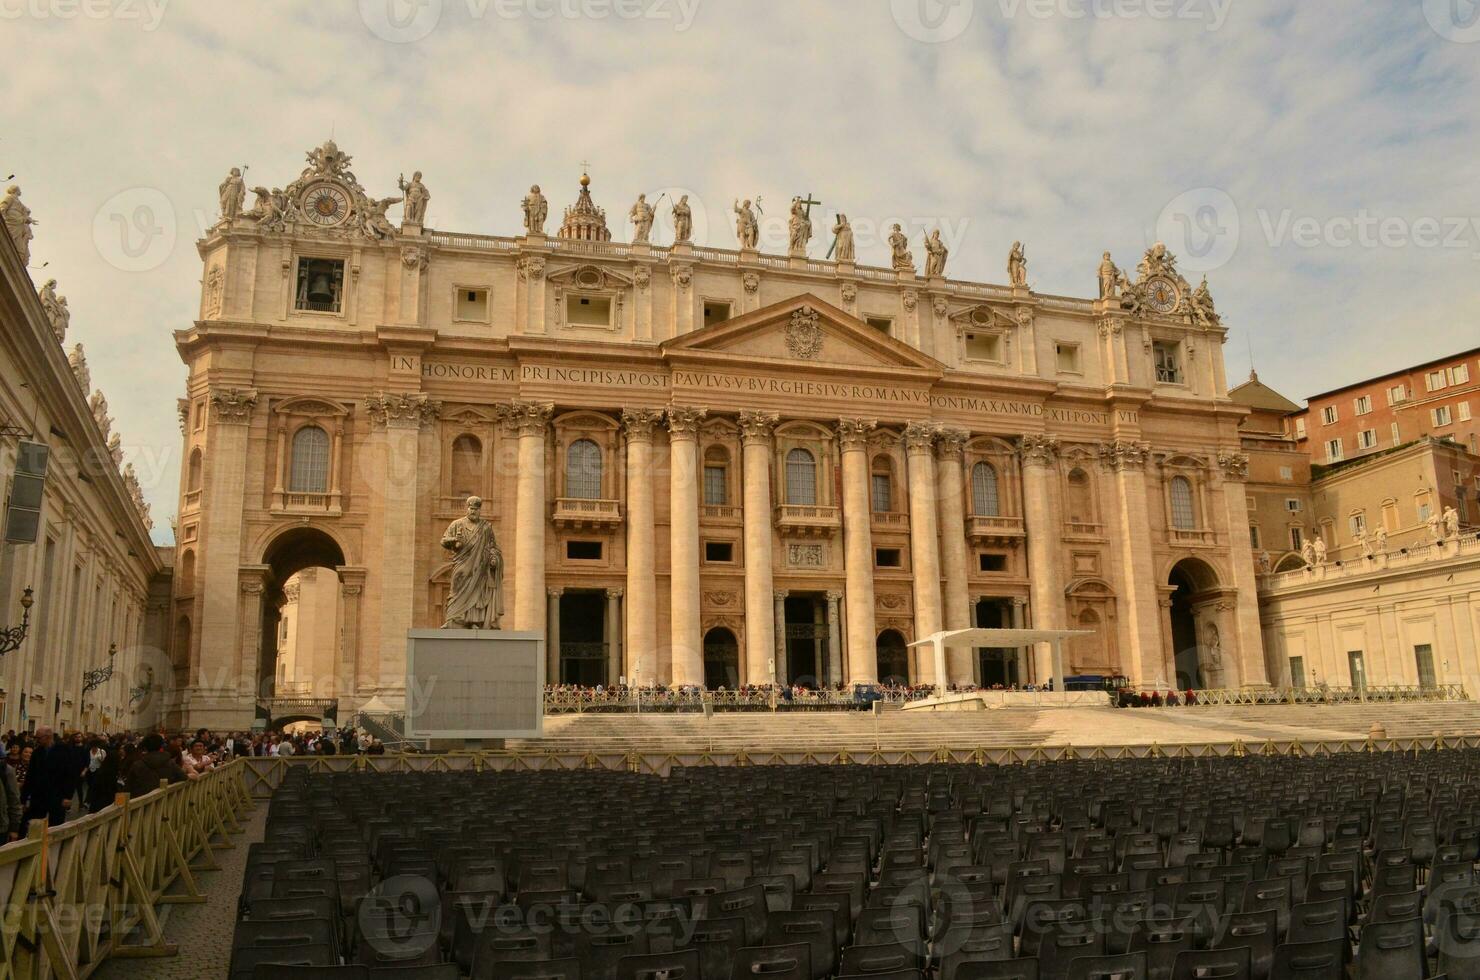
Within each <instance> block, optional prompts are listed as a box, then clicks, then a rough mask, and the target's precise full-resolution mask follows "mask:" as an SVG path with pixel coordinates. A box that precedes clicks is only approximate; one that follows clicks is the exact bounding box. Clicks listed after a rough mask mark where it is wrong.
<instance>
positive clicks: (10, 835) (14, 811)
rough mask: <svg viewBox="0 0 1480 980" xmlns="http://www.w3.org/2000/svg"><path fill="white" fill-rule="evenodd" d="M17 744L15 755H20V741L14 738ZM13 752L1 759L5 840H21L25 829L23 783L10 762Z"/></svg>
mask: <svg viewBox="0 0 1480 980" xmlns="http://www.w3.org/2000/svg"><path fill="white" fill-rule="evenodd" d="M11 744H12V745H13V746H15V748H16V750H17V751H16V752H15V756H16V757H17V758H19V757H20V751H19V750H20V743H18V742H15V741H13V740H12V742H11ZM10 755H11V753H9V752H7V753H6V754H5V758H4V759H0V816H3V817H4V819H5V840H6V842H7V843H8V842H10V841H13V840H19V839H20V836H21V831H22V830H23V829H24V828H23V825H22V823H21V816H22V813H23V812H24V811H23V808H22V806H21V784H20V781H19V780H18V779H16V775H15V768H14V767H13V766H12V765H11V763H10Z"/></svg>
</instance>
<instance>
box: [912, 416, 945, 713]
mask: <svg viewBox="0 0 1480 980" xmlns="http://www.w3.org/2000/svg"><path fill="white" fill-rule="evenodd" d="M904 445H905V455H906V457H907V458H908V461H909V478H910V565H911V566H912V569H913V571H914V585H915V639H917V640H920V639H924V638H925V637H927V636H930V635H931V634H932V633H938V632H940V538H939V535H938V534H937V533H936V526H935V426H934V425H931V424H930V423H928V422H911V423H910V424H909V425H907V426H906V427H905V430H904ZM927 661H928V666H927ZM920 675H921V676H920V677H918V678H914V680H915V682H916V683H920V684H938V683H942V682H943V680H942V679H941V678H937V677H936V676H935V660H934V658H930V657H921V658H920Z"/></svg>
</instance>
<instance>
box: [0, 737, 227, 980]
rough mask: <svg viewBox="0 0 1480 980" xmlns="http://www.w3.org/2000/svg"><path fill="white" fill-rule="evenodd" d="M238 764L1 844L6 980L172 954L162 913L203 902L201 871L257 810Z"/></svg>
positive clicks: (34, 827) (124, 797)
mask: <svg viewBox="0 0 1480 980" xmlns="http://www.w3.org/2000/svg"><path fill="white" fill-rule="evenodd" d="M248 771H249V770H248V767H247V766H246V765H245V764H244V761H243V760H238V761H236V762H233V763H231V764H230V765H227V766H224V767H222V768H220V769H216V770H213V771H211V772H209V773H206V774H205V775H204V776H201V777H200V778H199V779H193V780H189V781H187V782H183V783H176V784H175V785H173V786H168V787H163V788H161V789H157V790H155V791H154V792H152V793H148V794H146V795H144V796H141V797H139V798H137V799H132V798H130V797H129V796H128V794H126V793H120V794H118V797H117V799H116V800H115V801H114V803H113V805H112V806H109V807H106V808H104V809H103V810H100V811H99V812H97V813H93V814H89V815H88V816H85V817H81V818H79V819H77V820H73V821H71V822H69V823H66V824H63V825H62V826H60V827H48V826H47V824H46V821H44V820H35V821H32V822H31V825H30V827H29V831H28V833H27V835H26V837H25V839H24V840H20V841H16V842H15V843H13V844H7V845H5V846H4V847H0V897H3V899H4V902H5V925H4V933H3V937H0V980H50V978H52V977H57V978H62V980H81V978H84V977H88V976H91V975H92V973H93V972H94V971H96V970H97V968H98V967H99V965H101V964H102V962H103V961H104V960H106V959H107V958H108V957H110V956H119V957H123V956H172V955H174V954H175V953H176V952H177V951H178V950H177V949H176V947H175V946H173V945H171V944H169V943H166V942H165V940H164V933H163V930H162V929H161V927H160V922H159V917H158V915H157V914H156V907H157V906H159V905H162V904H169V903H176V902H204V901H205V896H204V895H202V894H201V891H200V888H199V887H198V885H197V884H196V880H195V872H197V871H201V870H207V869H211V868H216V867H219V865H217V863H216V859H215V851H217V850H219V849H222V848H230V847H235V846H236V845H235V844H233V843H232V841H231V837H232V835H234V834H239V833H241V830H242V828H241V825H240V823H239V822H238V819H237V817H238V814H240V813H242V812H244V811H246V810H250V809H252V808H253V806H254V805H255V804H254V803H253V802H252V798H251V794H250V793H249V792H248V789H247V783H246V777H247V774H248Z"/></svg>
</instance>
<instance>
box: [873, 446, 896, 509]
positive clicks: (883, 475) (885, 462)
mask: <svg viewBox="0 0 1480 980" xmlns="http://www.w3.org/2000/svg"><path fill="white" fill-rule="evenodd" d="M869 487H870V496H871V498H872V501H871V502H872V504H873V508H874V513H876V514H888V513H890V512H891V511H893V510H894V467H893V466H892V465H891V464H890V462H889V457H888V456H875V457H874V465H873V470H872V472H871V473H870V484H869Z"/></svg>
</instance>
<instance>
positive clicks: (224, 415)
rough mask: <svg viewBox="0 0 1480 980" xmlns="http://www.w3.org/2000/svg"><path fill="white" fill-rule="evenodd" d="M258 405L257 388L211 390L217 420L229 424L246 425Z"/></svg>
mask: <svg viewBox="0 0 1480 980" xmlns="http://www.w3.org/2000/svg"><path fill="white" fill-rule="evenodd" d="M78 346H79V347H80V346H81V345H80V344H79V345H78ZM256 407H257V389H255V388H214V389H212V390H211V411H212V413H213V414H214V415H215V417H216V421H217V422H222V423H225V424H228V425H245V424H247V423H248V422H250V421H251V420H252V409H254V408H256Z"/></svg>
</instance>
